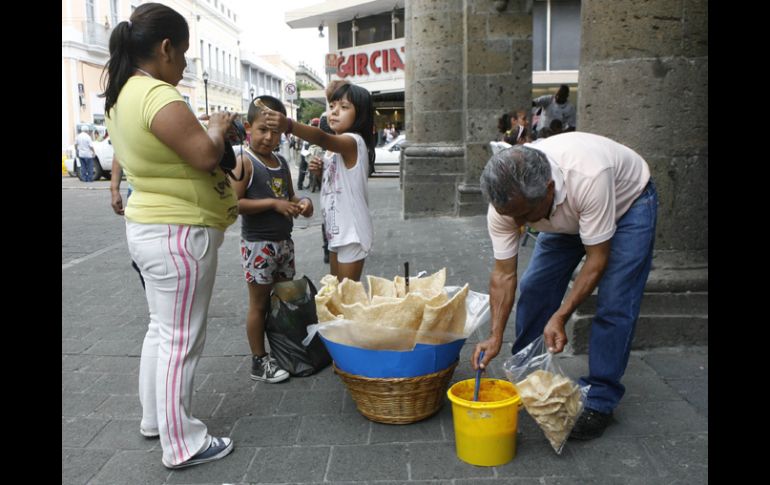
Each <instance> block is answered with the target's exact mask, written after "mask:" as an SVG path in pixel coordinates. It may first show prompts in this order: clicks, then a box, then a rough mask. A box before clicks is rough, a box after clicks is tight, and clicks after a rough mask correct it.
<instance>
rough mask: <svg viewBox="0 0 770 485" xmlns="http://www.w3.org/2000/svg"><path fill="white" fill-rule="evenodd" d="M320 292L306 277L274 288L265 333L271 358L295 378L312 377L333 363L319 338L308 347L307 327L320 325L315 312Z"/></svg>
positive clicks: (315, 337) (315, 338) (314, 338)
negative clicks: (314, 324) (317, 323)
mask: <svg viewBox="0 0 770 485" xmlns="http://www.w3.org/2000/svg"><path fill="white" fill-rule="evenodd" d="M316 293H317V291H316V288H315V286H314V285H313V283H312V282H311V281H310V279H309V278H308V277H307V276H303V277H302V279H299V280H294V281H284V282H280V283H276V284H275V285H273V291H272V292H271V293H270V311H269V312H268V314H267V319H266V321H265V333H266V334H267V341H268V342H269V343H270V355H272V356H273V357H275V360H277V361H278V364H279V365H280V366H281V368H283V369H286V371H287V372H289V374H291V375H293V376H309V375H311V374H315V373H316V372H318V371H319V370H321V369H323V368H324V367H326V366H327V365H329V364H330V363H331V361H332V358H331V356H330V355H329V352H328V351H327V350H326V346H325V345H324V344H323V342H322V341H321V338H320V337H319V336H318V335H315V336H314V337H313V340H311V341H310V345H308V346H307V347H305V346H304V345H302V340H304V339H305V337H307V326H308V325H310V324H313V323H316V322H317V321H318V317H317V316H316V310H315V295H316Z"/></svg>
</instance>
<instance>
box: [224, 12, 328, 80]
mask: <svg viewBox="0 0 770 485" xmlns="http://www.w3.org/2000/svg"><path fill="white" fill-rule="evenodd" d="M321 2H322V0H229V2H227V3H229V5H230V7H231V8H232V9H233V10H234V11H235V12H236V13H237V14H238V16H239V20H238V24H239V26H240V27H241V28H242V29H243V32H242V33H241V39H242V40H241V47H243V48H245V49H246V50H254V52H255V53H256V54H280V55H282V56H283V57H284V58H285V59H287V60H288V61H289V62H291V63H292V64H295V65H299V61H303V62H304V63H305V64H307V65H308V66H310V67H311V68H312V69H314V70H315V72H316V73H317V74H318V75H319V76H320V78H321V79H322V80H325V79H326V75H325V74H324V56H325V55H326V53H327V52H328V48H329V47H328V46H329V29H328V28H324V38H323V39H322V38H320V37H318V28H311V29H292V28H290V27H289V26H288V25H286V21H285V20H284V19H285V16H284V14H285V12H286V11H287V10H289V11H290V10H294V9H297V8H302V7H306V6H308V5H313V4H317V3H321Z"/></svg>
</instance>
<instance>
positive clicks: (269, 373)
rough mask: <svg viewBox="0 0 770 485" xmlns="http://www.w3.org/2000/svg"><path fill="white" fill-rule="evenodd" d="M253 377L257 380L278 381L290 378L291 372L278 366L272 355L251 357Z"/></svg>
mask: <svg viewBox="0 0 770 485" xmlns="http://www.w3.org/2000/svg"><path fill="white" fill-rule="evenodd" d="M251 378H252V380H255V381H262V382H269V383H271V384H272V383H276V382H281V381H285V380H286V379H288V378H289V373H288V372H286V371H285V370H283V369H281V368H280V367H279V366H278V362H277V361H276V360H275V359H274V358H273V357H272V356H271V355H270V354H265V355H263V356H262V357H257V356H252V357H251Z"/></svg>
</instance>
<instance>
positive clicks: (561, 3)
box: [532, 0, 580, 71]
mask: <svg viewBox="0 0 770 485" xmlns="http://www.w3.org/2000/svg"><path fill="white" fill-rule="evenodd" d="M579 62H580V0H543V1H536V2H535V3H534V4H533V6H532V69H533V70H534V71H563V70H577V69H578V66H579Z"/></svg>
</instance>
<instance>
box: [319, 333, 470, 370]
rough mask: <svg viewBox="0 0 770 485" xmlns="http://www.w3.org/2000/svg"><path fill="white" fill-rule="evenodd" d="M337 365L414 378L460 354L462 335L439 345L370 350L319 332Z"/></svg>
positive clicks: (347, 368) (441, 366) (452, 359)
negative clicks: (346, 343)
mask: <svg viewBox="0 0 770 485" xmlns="http://www.w3.org/2000/svg"><path fill="white" fill-rule="evenodd" d="M318 335H319V336H320V337H321V340H322V341H323V343H324V344H325V345H326V348H327V349H328V350H329V353H330V354H331V355H332V359H334V363H335V365H336V366H337V368H339V369H341V370H343V371H345V372H347V373H348V374H354V375H359V376H364V377H385V378H388V377H416V376H422V375H425V374H432V373H434V372H438V371H440V370H444V369H446V368H447V367H449V366H450V365H452V364H453V363H454V362H455V361H456V360H457V359H458V358H459V356H460V349H461V348H462V346H463V344H464V343H465V339H464V338H461V339H458V340H455V341H454V342H449V343H447V344H441V345H427V344H416V345H415V347H414V349H413V350H408V351H399V350H370V349H362V348H359V347H351V346H349V345H343V344H338V343H336V342H332V341H331V340H327V339H325V338H324V336H323V335H321V334H320V333H319V334H318Z"/></svg>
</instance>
